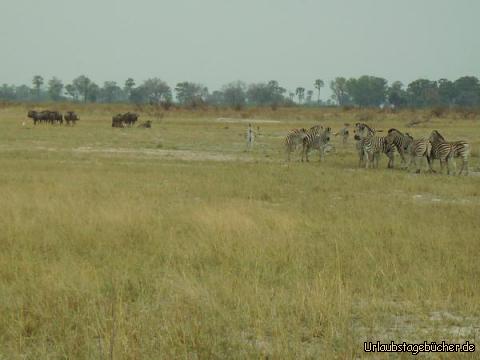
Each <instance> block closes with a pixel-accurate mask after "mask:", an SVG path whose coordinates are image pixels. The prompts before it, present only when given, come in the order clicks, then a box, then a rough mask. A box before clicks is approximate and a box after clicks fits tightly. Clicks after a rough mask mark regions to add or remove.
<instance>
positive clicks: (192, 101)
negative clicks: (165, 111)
mask: <svg viewBox="0 0 480 360" xmlns="http://www.w3.org/2000/svg"><path fill="white" fill-rule="evenodd" d="M175 93H176V96H177V100H178V102H179V103H180V104H181V105H183V106H187V107H196V106H197V105H199V104H203V103H205V101H206V100H207V97H208V88H207V87H206V86H203V85H200V84H195V83H192V82H188V81H185V82H181V83H178V84H177V86H176V87H175Z"/></svg>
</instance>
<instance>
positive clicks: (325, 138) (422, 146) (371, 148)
mask: <svg viewBox="0 0 480 360" xmlns="http://www.w3.org/2000/svg"><path fill="white" fill-rule="evenodd" d="M346 125H348V124H346ZM379 132H381V130H379V131H376V130H375V129H373V128H371V127H370V126H368V125H367V124H365V123H356V124H355V129H354V134H355V136H354V139H355V140H356V145H355V147H356V150H357V153H358V158H359V166H365V167H366V168H367V169H368V168H374V167H378V160H379V158H380V156H381V155H382V154H385V155H386V156H387V158H388V165H387V168H393V167H394V154H395V152H398V153H399V155H400V158H401V162H402V167H403V168H406V169H410V167H411V165H412V164H413V165H414V166H415V168H416V172H417V173H419V172H420V166H419V161H422V160H423V161H425V163H426V166H427V167H426V170H427V171H429V172H435V171H434V170H433V168H432V164H433V161H434V160H439V161H440V171H441V172H442V173H443V171H444V168H445V166H446V167H447V174H450V163H452V164H453V166H454V173H455V172H456V162H455V159H457V158H459V159H461V160H462V166H461V169H460V172H459V175H460V174H462V172H463V171H465V174H466V175H468V160H469V157H470V145H469V143H468V142H466V141H463V140H460V141H447V140H445V138H444V137H443V136H442V135H441V134H440V133H439V132H438V131H437V130H433V131H432V133H431V134H430V136H429V137H428V138H418V139H414V138H413V137H412V136H411V135H410V134H408V133H405V134H404V133H402V132H401V131H399V130H397V129H390V130H388V132H387V134H386V135H385V136H379V135H378V134H377V133H379ZM330 135H331V128H330V127H325V128H324V127H323V126H321V125H316V126H313V127H311V128H310V129H308V130H307V129H305V128H300V129H292V130H290V132H289V133H288V134H287V135H286V137H285V138H284V145H285V150H286V153H287V160H288V161H290V154H291V153H292V152H293V151H294V150H295V149H296V148H297V147H299V146H300V145H302V158H301V159H302V161H304V158H305V159H306V161H308V152H309V151H310V150H312V149H316V150H319V152H320V159H322V158H323V156H324V155H325V153H326V152H328V150H329V149H331V148H332V147H331V145H330V144H329V141H330ZM335 135H341V136H342V138H343V143H344V144H345V143H346V141H347V139H348V129H347V128H344V129H342V130H340V132H338V133H337V134H335ZM407 157H408V161H407Z"/></svg>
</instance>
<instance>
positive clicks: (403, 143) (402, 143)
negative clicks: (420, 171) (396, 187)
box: [385, 129, 413, 166]
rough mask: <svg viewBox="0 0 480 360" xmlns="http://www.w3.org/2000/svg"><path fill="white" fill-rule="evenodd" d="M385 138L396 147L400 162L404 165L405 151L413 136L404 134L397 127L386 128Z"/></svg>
mask: <svg viewBox="0 0 480 360" xmlns="http://www.w3.org/2000/svg"><path fill="white" fill-rule="evenodd" d="M385 138H387V141H388V142H389V144H390V145H393V146H395V148H396V149H397V151H398V153H399V154H400V157H401V159H402V164H403V165H404V166H405V165H406V160H405V152H406V150H407V148H408V146H409V145H410V143H411V142H412V141H413V138H412V137H411V136H409V135H408V136H407V135H404V134H403V133H402V132H400V131H398V130H397V129H390V130H388V135H387V136H386V137H385Z"/></svg>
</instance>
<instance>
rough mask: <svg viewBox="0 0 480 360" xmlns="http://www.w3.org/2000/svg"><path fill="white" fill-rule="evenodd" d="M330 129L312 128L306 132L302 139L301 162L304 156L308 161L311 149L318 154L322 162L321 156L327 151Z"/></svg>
mask: <svg viewBox="0 0 480 360" xmlns="http://www.w3.org/2000/svg"><path fill="white" fill-rule="evenodd" d="M331 131H332V129H331V128H329V127H327V128H325V129H323V126H318V125H317V126H314V127H312V128H310V129H309V130H308V131H307V134H306V135H305V137H304V138H303V149H302V161H303V158H304V156H305V158H306V160H307V161H309V160H308V153H309V152H310V150H312V149H316V150H318V151H319V153H320V161H322V160H323V156H324V155H325V152H326V151H327V147H328V143H329V141H330V133H331Z"/></svg>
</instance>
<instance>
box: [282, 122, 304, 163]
mask: <svg viewBox="0 0 480 360" xmlns="http://www.w3.org/2000/svg"><path fill="white" fill-rule="evenodd" d="M306 132H307V130H306V129H304V128H301V129H292V130H290V131H289V132H288V134H287V136H285V138H284V140H283V143H284V146H285V151H286V153H287V160H288V161H290V154H291V153H292V151H295V149H296V148H297V146H298V145H300V144H302V142H303V138H304V137H305V134H306Z"/></svg>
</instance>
